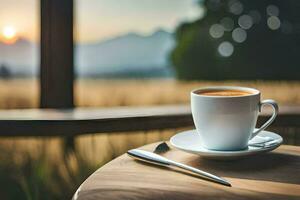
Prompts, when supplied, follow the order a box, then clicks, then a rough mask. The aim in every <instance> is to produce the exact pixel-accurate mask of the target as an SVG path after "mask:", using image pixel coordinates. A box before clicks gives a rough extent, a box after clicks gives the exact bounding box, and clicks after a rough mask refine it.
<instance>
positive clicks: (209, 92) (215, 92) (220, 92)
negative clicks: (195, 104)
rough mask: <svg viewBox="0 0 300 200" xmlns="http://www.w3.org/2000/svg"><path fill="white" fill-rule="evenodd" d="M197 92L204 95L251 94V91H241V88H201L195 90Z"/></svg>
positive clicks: (229, 95)
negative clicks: (200, 89) (197, 90)
mask: <svg viewBox="0 0 300 200" xmlns="http://www.w3.org/2000/svg"><path fill="white" fill-rule="evenodd" d="M196 93H197V94H200V95H204V96H228V97H233V96H246V95H251V94H252V93H251V92H247V91H243V90H203V91H199V92H196Z"/></svg>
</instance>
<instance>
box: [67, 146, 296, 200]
mask: <svg viewBox="0 0 300 200" xmlns="http://www.w3.org/2000/svg"><path fill="white" fill-rule="evenodd" d="M157 144H158V143H156V144H151V145H147V146H145V147H142V149H146V150H153V149H154V148H155V147H156V145H157ZM163 155H164V156H166V157H168V158H170V159H173V160H176V161H180V162H183V163H186V164H188V165H192V166H194V167H197V168H200V169H203V170H206V171H208V172H211V173H214V174H216V175H219V176H222V177H224V178H226V179H227V180H228V181H230V183H231V184H232V187H226V186H222V185H219V184H216V183H212V182H209V181H205V180H202V179H199V178H196V177H194V176H192V175H191V174H186V173H184V172H183V171H177V170H174V169H172V170H170V169H167V168H163V167H157V166H153V165H150V164H145V163H143V162H139V161H135V160H133V159H132V158H130V157H129V156H127V155H126V154H124V155H122V156H120V157H118V158H116V159H115V160H113V161H111V162H109V163H108V164H106V165H105V166H103V167H102V168H100V169H98V170H97V171H96V172H95V173H94V174H92V175H91V176H90V177H89V178H88V179H87V180H86V181H85V182H84V183H83V184H82V185H81V186H80V187H79V189H78V190H77V192H76V193H75V194H74V197H73V199H74V200H83V199H85V200H94V199H106V200H114V199H140V200H144V199H146V200H150V199H156V200H158V199H172V200H174V199H175V200H181V199H182V200H190V199H191V200H192V199H195V200H196V199H197V200H199V199H228V200H229V199H230V200H234V199H272V200H273V199H283V200H287V199H295V200H296V199H300V147H296V146H287V145H282V146H281V147H279V148H278V149H277V150H275V151H274V152H269V153H266V154H261V155H257V156H252V157H249V158H247V159H242V160H233V161H213V160H205V159H201V157H199V156H196V155H192V154H188V153H184V152H181V151H178V150H175V149H172V150H170V151H169V152H167V153H165V154H163Z"/></svg>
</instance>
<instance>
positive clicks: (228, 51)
mask: <svg viewBox="0 0 300 200" xmlns="http://www.w3.org/2000/svg"><path fill="white" fill-rule="evenodd" d="M233 51H234V47H233V45H232V44H231V43H230V42H227V41H224V42H222V43H221V44H220V45H219V47H218V52H219V54H220V55H221V56H223V57H229V56H231V55H232V54H233Z"/></svg>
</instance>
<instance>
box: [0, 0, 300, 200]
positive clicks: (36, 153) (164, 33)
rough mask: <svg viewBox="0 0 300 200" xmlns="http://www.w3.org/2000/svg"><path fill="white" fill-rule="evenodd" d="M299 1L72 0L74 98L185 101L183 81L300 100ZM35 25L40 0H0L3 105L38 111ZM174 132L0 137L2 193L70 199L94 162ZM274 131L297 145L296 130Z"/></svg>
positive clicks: (97, 102) (187, 85)
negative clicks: (229, 86)
mask: <svg viewBox="0 0 300 200" xmlns="http://www.w3.org/2000/svg"><path fill="white" fill-rule="evenodd" d="M42 1H46V0H42ZM48 1H51V0H48ZM299 9H300V2H299V1H297V0H285V1H282V0H251V1H250V0H222V1H221V0H201V1H199V0H198V1H197V0H160V1H150V0H122V1H117V0H74V18H73V19H74V69H75V76H76V79H75V83H74V104H75V106H77V107H113V106H148V105H162V104H188V103H189V91H190V90H191V89H193V88H196V87H201V86H206V85H242V86H248V87H254V88H257V89H259V90H261V91H262V94H263V98H272V99H275V100H276V101H278V102H279V104H281V105H300V81H299V79H300V58H299V52H300V35H299V33H300V13H299ZM40 31H41V19H40V1H39V0H0V108H1V109H20V108H38V107H39V95H40V93H41V91H40V87H39V80H40V76H39V72H40V71H39V70H40V55H41V54H40V38H41V36H40ZM0 131H1V127H0ZM176 131H178V130H164V131H147V132H133V133H115V134H93V135H85V136H78V137H76V138H66V137H64V133H61V137H46V138H45V137H1V138H0V149H1V153H0V195H1V198H2V199H70V198H71V197H72V195H73V193H74V192H75V190H76V189H77V187H78V186H79V185H80V184H81V183H82V182H83V181H84V180H85V179H86V178H87V176H89V175H90V174H91V173H92V172H93V171H95V170H96V169H97V168H98V167H100V166H102V165H103V164H105V163H106V162H108V161H110V160H111V159H113V158H115V157H116V156H118V155H120V154H122V153H124V152H125V151H126V150H127V149H130V148H134V147H137V146H141V145H143V144H147V143H151V142H155V141H159V140H168V138H169V137H170V136H171V135H173V134H175V133H176ZM281 131H282V132H284V134H285V142H286V143H288V144H294V145H299V144H300V142H299V140H300V139H299V138H300V136H297V135H296V132H297V131H298V133H299V129H295V128H293V127H291V128H288V129H285V130H281ZM41 134H42V133H41ZM298 135H299V134H298Z"/></svg>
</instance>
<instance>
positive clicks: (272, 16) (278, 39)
mask: <svg viewBox="0 0 300 200" xmlns="http://www.w3.org/2000/svg"><path fill="white" fill-rule="evenodd" d="M199 5H200V6H203V7H205V8H206V14H205V16H204V18H202V19H199V20H197V21H194V22H192V23H184V24H182V25H181V26H180V27H179V28H178V29H177V30H176V40H177V45H176V47H175V49H174V50H173V51H172V53H171V60H172V63H173V66H174V68H175V71H176V74H177V77H178V78H179V79H198V80H199V79H204V80H223V79H276V80H278V79H286V80H291V79H294V80H295V79H296V80H298V79H299V78H300V75H299V74H300V58H299V52H300V36H299V33H297V30H296V24H297V23H299V22H300V12H298V10H299V9H300V1H297V0H285V1H281V0H251V1H249V0H240V1H239V0H222V1H221V0H205V1H201V2H200V3H199Z"/></svg>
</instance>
